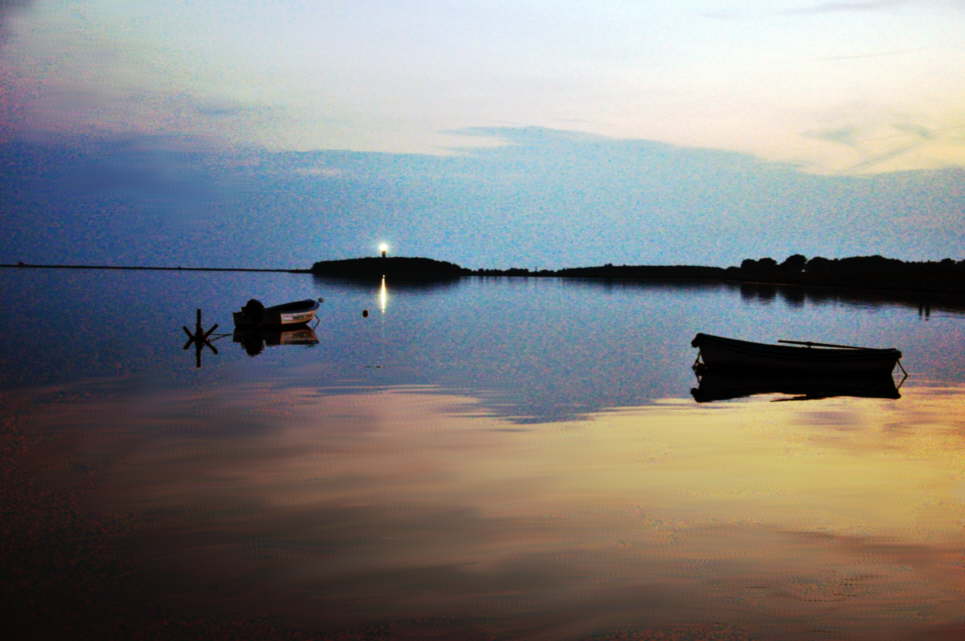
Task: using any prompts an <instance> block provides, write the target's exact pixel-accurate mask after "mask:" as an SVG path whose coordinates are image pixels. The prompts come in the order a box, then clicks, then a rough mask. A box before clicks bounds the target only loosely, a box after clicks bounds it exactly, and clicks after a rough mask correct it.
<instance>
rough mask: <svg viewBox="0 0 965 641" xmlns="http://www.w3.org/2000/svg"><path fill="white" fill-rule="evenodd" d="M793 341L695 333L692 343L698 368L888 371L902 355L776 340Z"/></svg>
mask: <svg viewBox="0 0 965 641" xmlns="http://www.w3.org/2000/svg"><path fill="white" fill-rule="evenodd" d="M779 342H784V343H793V345H790V344H788V345H769V344H766V343H754V342H751V341H742V340H737V339H734V338H724V337H723V336H713V335H711V334H702V333H701V334H697V335H696V336H695V337H694V340H693V341H691V343H690V344H691V345H692V346H693V347H696V348H698V349H699V350H700V352H699V353H698V355H697V361H696V362H695V363H694V368H695V369H697V370H699V371H758V372H760V371H776V372H821V373H827V374H832V373H833V374H862V375H864V374H880V373H882V372H884V373H891V371H892V370H893V369H894V367H895V364H896V363H898V360H899V359H900V358H901V352H900V351H898V350H897V349H895V348H886V349H881V348H871V347H852V346H847V345H832V344H829V343H813V342H810V341H779Z"/></svg>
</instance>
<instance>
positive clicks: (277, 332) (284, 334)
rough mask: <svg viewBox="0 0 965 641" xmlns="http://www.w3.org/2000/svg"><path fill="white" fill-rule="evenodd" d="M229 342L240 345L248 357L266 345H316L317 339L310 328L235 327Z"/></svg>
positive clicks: (255, 354) (257, 352) (258, 352)
mask: <svg viewBox="0 0 965 641" xmlns="http://www.w3.org/2000/svg"><path fill="white" fill-rule="evenodd" d="M231 340H233V341H234V342H236V343H241V345H242V346H243V347H244V348H245V351H246V352H248V354H249V355H250V356H257V355H258V354H260V353H261V352H262V350H263V349H264V348H265V346H266V345H267V346H268V347H274V346H277V345H316V344H318V337H317V336H316V335H315V331H314V330H313V329H312V328H311V327H306V326H305V325H300V326H297V327H292V328H280V327H260V328H256V327H236V328H235V331H234V334H232V336H231Z"/></svg>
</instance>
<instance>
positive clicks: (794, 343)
mask: <svg viewBox="0 0 965 641" xmlns="http://www.w3.org/2000/svg"><path fill="white" fill-rule="evenodd" d="M777 342H778V343H790V344H792V345H807V346H808V347H839V348H841V349H872V350H873V349H880V348H877V347H858V346H857V345H836V344H835V343H815V342H812V341H789V340H785V339H783V338H779V339H777Z"/></svg>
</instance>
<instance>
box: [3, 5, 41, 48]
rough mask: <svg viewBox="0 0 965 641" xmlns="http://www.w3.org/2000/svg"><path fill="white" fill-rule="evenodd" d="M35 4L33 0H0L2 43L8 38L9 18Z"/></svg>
mask: <svg viewBox="0 0 965 641" xmlns="http://www.w3.org/2000/svg"><path fill="white" fill-rule="evenodd" d="M31 4H33V0H0V45H2V44H3V42H4V41H5V40H6V35H7V20H8V19H9V18H10V16H12V15H13V14H15V13H17V12H18V11H22V10H23V9H25V8H27V7H28V6H30V5H31Z"/></svg>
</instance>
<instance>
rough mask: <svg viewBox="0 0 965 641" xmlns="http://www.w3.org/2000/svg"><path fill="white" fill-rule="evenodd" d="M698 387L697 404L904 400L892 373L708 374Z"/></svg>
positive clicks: (700, 379) (715, 372)
mask: <svg viewBox="0 0 965 641" xmlns="http://www.w3.org/2000/svg"><path fill="white" fill-rule="evenodd" d="M698 381H699V385H698V387H695V388H693V389H691V390H690V393H691V394H692V395H693V397H694V400H695V401H697V402H698V403H707V402H710V401H725V400H729V399H732V398H742V397H745V396H754V395H756V394H786V395H788V396H790V398H782V399H778V400H789V401H790V400H794V401H798V400H800V401H803V400H813V399H819V398H829V397H833V396H854V397H860V398H892V399H897V398H901V394H899V393H898V388H897V387H896V386H895V381H894V379H893V378H892V377H891V374H890V373H887V374H882V373H878V374H869V375H853V374H845V375H843V376H841V375H839V376H828V375H826V374H813V375H807V374H784V375H780V374H778V375H775V373H774V372H773V371H771V372H767V373H765V374H755V373H743V372H720V371H708V372H706V373H704V374H700V375H698Z"/></svg>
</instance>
